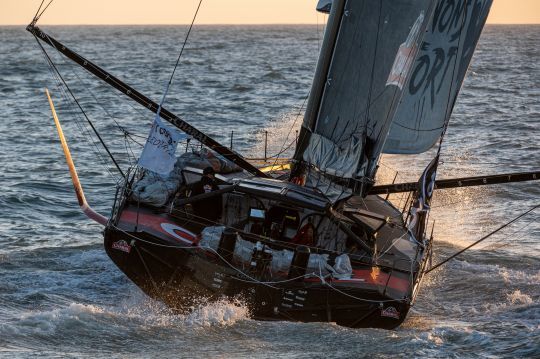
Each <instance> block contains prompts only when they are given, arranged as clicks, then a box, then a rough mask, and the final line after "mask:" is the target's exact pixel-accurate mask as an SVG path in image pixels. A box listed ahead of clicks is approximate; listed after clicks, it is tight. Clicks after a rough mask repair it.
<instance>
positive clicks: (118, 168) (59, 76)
mask: <svg viewBox="0 0 540 359" xmlns="http://www.w3.org/2000/svg"><path fill="white" fill-rule="evenodd" d="M34 38H35V39H36V41H37V43H38V45H39V47H40V48H41V50H42V51H43V54H44V55H45V57H46V58H47V62H48V64H49V66H51V67H52V69H54V72H55V73H56V74H57V75H58V78H59V79H60V80H61V81H62V83H63V84H64V86H65V88H66V89H67V90H68V92H69V94H70V95H71V97H72V98H73V101H74V102H75V103H76V104H77V107H78V108H79V110H80V111H81V112H82V114H83V115H84V117H85V119H86V121H87V122H88V124H89V125H90V127H91V128H92V130H93V131H94V133H95V134H96V136H97V138H98V139H99V141H100V142H101V145H102V146H103V148H104V149H105V151H107V154H108V155H109V157H110V158H111V160H112V161H113V163H114V165H115V166H116V169H117V170H118V172H120V174H121V175H122V177H124V178H125V174H124V172H123V171H122V169H121V168H120V165H119V164H118V162H116V159H115V158H114V156H113V154H112V153H111V151H110V150H109V148H108V147H107V145H106V144H105V142H104V141H103V139H102V138H101V136H100V134H99V132H98V131H97V129H96V128H95V127H94V124H93V123H92V121H90V118H89V117H88V115H86V112H85V111H84V109H83V108H82V106H81V104H80V103H79V101H78V100H77V97H75V94H74V93H73V91H71V88H70V87H69V86H68V84H67V83H66V81H65V80H64V78H63V77H62V74H61V73H60V71H59V70H58V68H57V67H56V65H55V64H54V62H53V61H52V59H51V58H50V56H49V54H48V53H47V51H46V50H45V48H44V47H43V45H41V42H40V41H39V39H38V38H37V37H36V36H35V35H34ZM49 41H50V40H49ZM50 42H51V43H52V41H50Z"/></svg>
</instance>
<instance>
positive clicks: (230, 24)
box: [0, 22, 540, 26]
mask: <svg viewBox="0 0 540 359" xmlns="http://www.w3.org/2000/svg"><path fill="white" fill-rule="evenodd" d="M28 25H29V23H28V24H22V23H21V24H0V26H28ZM36 25H38V26H39V24H36ZM42 25H46V26H189V25H190V24H189V23H185V24H179V23H172V24H168V23H163V24H156V23H147V24H144V23H143V24H141V23H133V24H130V23H126V24H112V23H111V24H109V23H104V24H99V23H98V24H96V23H80V24H49V23H43V24H42ZM268 25H290V26H298V25H313V26H326V25H325V24H318V23H311V22H305V23H303V22H298V23H279V22H278V23H238V24H233V23H221V24H220V23H202V24H195V25H194V26H268ZM488 25H514V26H515V25H540V23H538V22H531V23H510V22H508V23H506V22H492V23H486V26H488Z"/></svg>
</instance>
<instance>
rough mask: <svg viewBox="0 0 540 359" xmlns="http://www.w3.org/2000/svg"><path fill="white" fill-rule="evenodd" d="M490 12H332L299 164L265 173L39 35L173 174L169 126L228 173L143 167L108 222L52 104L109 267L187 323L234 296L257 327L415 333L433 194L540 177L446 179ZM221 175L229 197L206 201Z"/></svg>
mask: <svg viewBox="0 0 540 359" xmlns="http://www.w3.org/2000/svg"><path fill="white" fill-rule="evenodd" d="M491 4H492V0H460V1H449V0H398V1H396V0H380V1H371V0H333V1H331V0H326V1H325V0H321V1H319V3H318V5H317V10H319V11H322V12H326V13H328V14H329V17H328V22H327V26H326V30H325V34H324V39H323V43H322V46H321V50H320V56H319V60H318V64H317V68H316V71H315V75H314V81H313V84H312V87H311V91H310V95H309V99H308V102H307V106H306V110H305V115H304V121H303V124H302V127H301V130H300V133H299V136H298V141H297V146H296V149H295V153H294V157H293V158H292V159H291V161H290V164H288V165H286V166H278V167H279V168H277V167H276V166H268V167H265V168H260V167H257V166H255V165H254V164H252V163H250V162H249V161H248V160H246V159H245V158H244V157H243V156H241V155H240V154H239V153H237V152H235V151H233V150H232V149H231V148H229V147H227V146H225V145H223V144H221V143H219V142H218V141H216V140H215V139H213V138H212V137H211V136H209V135H208V134H205V133H203V132H201V131H199V130H197V129H196V128H195V127H193V126H192V125H190V124H189V123H187V122H186V121H184V120H183V119H181V118H180V117H178V116H176V115H175V114H173V113H172V112H170V111H169V110H167V109H166V108H165V107H163V106H162V104H158V103H156V102H154V101H152V100H151V99H150V98H149V97H147V96H145V95H144V94H142V93H140V92H139V91H137V90H136V89H134V88H132V87H131V86H129V85H127V84H126V83H124V82H123V81H122V80H120V79H119V78H117V77H115V76H114V75H113V74H111V73H109V72H107V71H106V70H104V69H102V68H100V67H99V66H97V65H96V64H94V63H92V62H91V61H90V60H88V59H86V58H84V57H82V56H81V55H79V54H77V53H76V52H75V51H73V50H71V49H69V48H68V47H67V46H65V45H64V44H62V43H61V42H59V41H58V40H56V39H55V38H53V37H52V36H49V35H48V34H47V33H46V32H44V31H43V30H41V29H40V28H39V27H37V25H36V21H37V19H35V21H33V22H32V23H31V24H30V25H29V26H28V27H27V30H28V31H29V32H30V33H32V34H33V36H35V37H36V39H37V40H38V44H39V46H40V47H41V48H42V49H43V51H44V53H46V51H45V48H44V47H43V45H42V44H45V45H49V46H51V47H53V48H54V49H55V50H56V51H58V52H59V53H61V54H63V55H64V56H66V57H67V58H68V59H70V60H72V61H73V62H75V63H76V64H78V65H80V66H81V67H82V68H84V69H85V70H87V71H88V72H89V73H91V74H92V75H94V76H95V77H97V78H98V79H100V80H102V81H104V82H105V83H107V84H109V85H110V86H112V87H113V88H115V89H116V90H118V91H120V92H121V93H123V94H124V95H126V96H127V97H129V98H130V99H132V100H134V101H135V102H137V103H139V104H140V105H142V106H143V107H145V108H147V109H148V110H150V111H152V112H154V113H157V117H156V121H155V122H154V126H153V127H152V133H158V134H159V135H161V136H164V138H165V139H166V141H165V142H167V141H169V142H167V143H165V145H164V147H163V146H162V148H165V150H166V151H167V154H168V155H169V160H170V158H171V156H172V155H174V148H173V151H172V153H171V151H169V149H170V148H169V147H168V146H169V145H173V147H174V144H175V141H176V140H174V138H173V137H174V136H173V135H172V132H171V130H170V128H168V127H167V125H164V124H163V123H161V122H160V121H161V119H163V120H165V121H167V122H168V123H169V124H171V125H173V126H174V127H176V128H177V129H179V130H181V131H182V132H183V133H185V134H187V135H189V136H191V138H192V139H193V140H194V141H198V142H199V143H200V144H201V145H202V146H204V147H205V148H206V149H207V150H208V153H210V154H211V156H213V157H212V158H214V159H215V161H214V162H208V160H207V158H201V157H199V159H197V158H195V159H194V158H193V157H191V158H186V157H185V156H184V155H182V156H180V157H178V158H176V157H174V156H173V157H172V158H173V161H169V162H168V164H166V165H165V166H162V167H165V169H163V168H162V169H157V168H154V169H155V170H154V171H152V170H150V169H149V168H151V166H152V165H149V166H146V167H145V166H140V165H136V166H133V167H132V168H130V169H129V170H128V171H127V172H126V173H125V175H124V180H123V181H122V182H121V183H120V184H119V185H118V187H117V192H116V199H115V203H114V205H113V208H112V210H111V215H110V216H109V217H106V216H103V215H101V214H98V213H96V212H95V211H94V210H93V209H92V208H91V207H90V206H89V205H88V203H87V201H86V198H85V197H84V193H83V190H82V187H81V185H80V183H79V181H78V177H77V173H76V169H75V166H74V164H73V161H72V160H71V157H70V156H69V148H68V146H67V142H66V140H65V138H64V136H63V134H62V131H61V126H60V122H59V120H58V117H57V115H56V112H55V111H54V104H53V101H52V98H51V97H49V101H50V104H51V108H52V109H53V116H54V118H55V121H56V123H57V127H58V130H59V133H60V137H61V140H62V144H63V147H64V151H65V153H66V159H67V161H68V164H69V166H70V172H71V174H72V178H73V183H74V185H75V189H76V194H77V197H78V200H79V204H80V206H81V207H82V209H83V210H84V212H85V213H86V214H87V215H88V216H89V217H90V218H92V219H93V220H95V221H97V222H98V223H100V224H102V225H103V226H104V232H103V233H104V246H105V250H106V252H107V254H108V256H109V257H110V258H111V260H112V261H113V262H114V263H115V264H116V266H117V267H118V268H119V269H120V270H121V271H122V272H124V273H125V274H126V276H127V277H128V278H129V279H130V280H131V281H132V282H133V283H135V284H136V285H137V286H138V287H139V288H141V289H142V290H143V291H144V292H145V293H146V294H147V295H149V296H150V297H152V298H154V299H156V300H159V301H162V302H163V303H165V304H166V305H168V306H169V307H171V308H173V309H175V310H177V311H179V312H184V311H189V310H190V309H191V308H193V306H194V305H196V304H197V303H200V302H201V301H214V300H220V299H222V298H224V297H225V298H230V299H239V300H241V301H242V302H243V303H245V304H246V305H247V306H248V307H249V309H250V313H251V316H252V317H253V318H255V319H261V320H290V321H302V322H335V323H337V324H338V325H342V326H347V327H353V328H358V327H377V328H385V329H392V328H396V327H398V326H399V325H400V324H401V323H402V322H403V321H404V320H405V319H406V317H407V314H408V312H409V310H410V308H411V306H413V305H414V303H415V299H416V298H417V296H418V293H419V290H420V287H421V283H422V280H423V278H424V275H425V274H426V273H427V272H428V271H429V270H430V269H431V268H430V262H431V258H432V252H433V226H431V227H430V226H429V224H430V223H429V212H430V202H431V198H432V195H433V192H434V191H435V190H441V189H444V188H453V187H464V186H477V185H489V184H495V183H507V182H517V181H528V180H536V179H538V178H540V177H539V176H540V173H539V172H527V173H512V174H499V175H492V176H482V177H469V178H457V179H444V180H437V179H436V174H437V166H438V163H439V159H440V156H441V153H440V149H441V147H442V144H443V143H444V142H443V140H444V134H445V133H446V131H447V128H448V124H449V120H450V117H451V114H452V109H453V107H454V104H455V102H456V100H457V97H458V94H459V90H460V87H461V84H462V83H463V80H464V78H465V75H466V72H467V69H468V66H469V63H470V61H471V59H472V55H473V52H474V49H475V47H476V44H477V42H478V39H479V37H480V34H481V32H482V28H483V27H484V24H485V21H486V18H487V16H488V13H489V10H490V7H491ZM49 64H50V65H51V66H52V67H53V69H54V70H55V71H58V70H57V68H56V67H54V64H52V61H50V62H49ZM58 74H59V72H58ZM65 85H66V86H67V84H65ZM151 135H152V134H151ZM156 136H157V135H156ZM150 137H151V136H149V141H148V142H147V145H148V143H152V141H150ZM158 140H160V141H161V140H163V137H162V138H161V139H160V138H158ZM434 146H435V148H436V149H437V151H436V155H435V156H434V157H433V159H432V160H431V161H430V163H429V164H428V165H427V167H425V169H424V171H423V173H422V175H421V176H420V178H419V180H418V181H417V182H412V183H392V184H387V185H384V184H378V183H376V181H375V176H376V174H377V170H378V167H379V161H380V157H381V155H382V154H383V153H393V154H408V155H414V154H420V153H423V152H426V151H428V150H430V149H432V148H434ZM157 147H159V146H157ZM188 157H189V156H188ZM149 162H150V163H154V164H158V165H162V164H163V163H164V162H160V161H149ZM158 162H159V163H158ZM140 163H141V162H139V164H140ZM209 163H210V165H211V166H210V170H208V164H209ZM419 167H420V165H419ZM152 168H153V167H152ZM284 170H285V171H284ZM160 171H162V172H160ZM160 173H162V174H163V173H165V174H167V176H166V177H164V176H163V175H160ZM173 174H174V176H173ZM208 176H209V177H210V178H211V180H212V181H214V182H215V183H216V187H215V188H214V187H212V188H210V189H208V190H207V191H203V193H197V192H196V191H195V190H194V188H195V186H197V185H198V184H200V183H201V181H203V179H204V178H206V177H208ZM171 179H172V181H173V182H174V181H176V182H175V183H173V188H174V189H173V190H171V191H168V190H167V188H169V187H167V186H166V185H164V186H162V187H159V186H157V188H161V189H158V190H156V191H154V192H153V193H150V195H149V196H146V197H144V196H142V195H141V191H142V190H141V188H143V187H144V188H148V187H149V186H150V185H152V184H155V183H158V184H160V181H161V182H163V181H170V180H171ZM163 188H166V189H163ZM169 192H171V193H169ZM400 192H404V193H409V199H408V201H407V204H406V206H405V207H404V209H398V208H397V207H396V206H394V205H393V204H392V203H391V202H390V201H389V200H388V194H391V193H400ZM201 204H204V206H201ZM198 207H199V209H197V208H198ZM201 207H202V208H214V209H215V208H217V207H219V208H218V212H219V215H218V216H217V217H212V218H209V215H208V213H204V211H201V210H200V208H201Z"/></svg>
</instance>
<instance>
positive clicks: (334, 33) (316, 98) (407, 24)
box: [295, 0, 435, 199]
mask: <svg viewBox="0 0 540 359" xmlns="http://www.w3.org/2000/svg"><path fill="white" fill-rule="evenodd" d="M434 3H435V0H379V1H372V0H335V1H333V2H332V4H331V13H330V18H329V20H328V25H327V31H326V33H325V38H324V43H323V47H322V50H321V56H320V58H319V63H318V65H317V71H316V74H315V80H314V83H313V86H312V90H311V94H310V99H309V102H308V106H307V109H306V115H305V118H304V123H303V125H302V132H301V134H300V141H299V145H298V148H297V151H296V154H295V160H296V161H297V163H298V162H303V163H307V164H309V165H310V168H312V169H313V170H311V171H310V173H309V174H308V176H307V181H308V183H309V184H310V185H313V186H316V187H319V188H320V189H321V190H322V191H323V192H326V193H327V195H328V196H329V197H331V198H333V199H337V198H338V197H341V196H342V195H343V190H342V189H338V190H337V191H332V190H330V187H331V186H323V185H321V183H327V184H329V182H328V181H327V180H328V179H329V178H331V179H332V178H333V179H334V180H332V181H330V182H335V179H337V178H340V179H344V180H345V181H348V182H351V183H358V180H360V182H361V181H363V180H365V179H368V180H370V179H371V178H373V176H374V174H375V170H376V165H377V160H378V158H379V155H380V153H381V152H382V147H383V145H384V140H385V139H386V135H387V132H388V130H389V128H390V122H391V120H392V118H393V116H394V113H395V109H396V107H397V104H398V102H399V99H400V98H401V95H402V92H403V86H404V85H405V83H406V80H407V79H408V77H409V75H410V74H411V73H412V65H413V60H414V59H415V57H416V53H417V51H418V48H419V45H420V43H421V41H422V35H423V33H424V32H425V29H426V27H427V25H428V23H429V19H430V17H431V14H432V10H433V4H434ZM321 180H322V181H321ZM341 181H343V180H341ZM351 183H348V186H349V187H353V186H354V185H353V186H351V185H350V184H351ZM323 187H325V188H323ZM340 191H341V192H342V193H341V194H340V193H339V192H340ZM330 192H335V193H330Z"/></svg>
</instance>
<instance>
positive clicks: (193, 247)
mask: <svg viewBox="0 0 540 359" xmlns="http://www.w3.org/2000/svg"><path fill="white" fill-rule="evenodd" d="M112 227H113V228H114V229H116V230H118V231H120V232H122V233H124V234H126V235H127V236H129V237H131V238H133V239H135V240H138V241H140V242H143V243H146V244H150V245H153V246H158V247H162V248H173V249H189V250H193V249H202V250H207V251H210V252H212V253H214V254H215V255H216V256H218V257H219V258H220V259H221V260H222V261H223V262H225V264H227V265H228V266H229V267H230V268H231V269H233V270H235V271H236V272H238V273H240V274H241V275H242V276H244V277H246V278H248V279H249V280H244V279H241V278H233V279H234V280H239V281H242V282H246V283H256V284H261V285H264V286H266V287H269V288H272V289H280V288H278V287H275V286H273V285H272V284H282V283H288V282H292V281H295V280H298V279H301V278H319V279H320V280H321V283H322V284H324V285H325V286H327V287H329V288H330V289H331V290H334V291H336V292H338V293H341V294H343V295H345V296H347V297H350V298H353V299H356V300H359V301H362V302H368V303H391V302H403V301H404V300H403V299H387V300H372V299H366V298H360V297H356V296H354V295H351V294H348V293H346V292H344V291H342V290H340V289H338V288H336V287H334V286H332V285H331V284H329V283H328V282H327V281H326V279H325V276H323V275H322V271H321V268H320V263H319V271H321V273H320V274H319V275H318V274H316V273H315V272H312V273H307V274H304V275H302V276H298V277H295V278H290V279H286V280H282V281H260V280H258V279H256V278H253V277H251V276H250V275H248V274H246V273H245V272H243V271H242V270H240V269H239V268H237V267H235V266H234V265H233V264H231V263H230V262H228V261H227V260H226V259H225V258H223V257H222V256H221V255H220V254H219V253H218V252H217V251H216V250H215V249H213V248H211V247H203V246H198V247H195V246H176V245H167V244H161V243H154V242H150V241H147V240H144V239H142V238H139V237H137V236H134V235H133V234H131V233H129V232H126V231H124V230H122V229H121V228H118V227H116V226H114V225H112Z"/></svg>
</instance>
